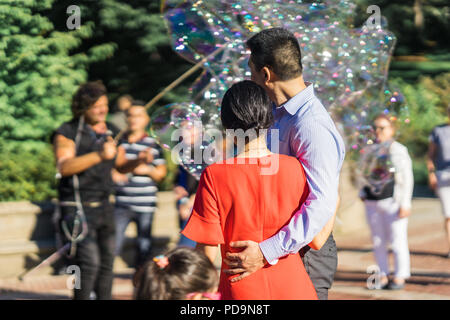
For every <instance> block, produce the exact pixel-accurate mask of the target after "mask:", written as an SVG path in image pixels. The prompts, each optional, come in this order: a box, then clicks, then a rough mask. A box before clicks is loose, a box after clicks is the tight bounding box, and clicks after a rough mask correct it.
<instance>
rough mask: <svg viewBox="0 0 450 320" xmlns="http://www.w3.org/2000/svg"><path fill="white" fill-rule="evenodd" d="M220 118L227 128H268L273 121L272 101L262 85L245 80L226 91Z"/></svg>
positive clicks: (245, 129)
mask: <svg viewBox="0 0 450 320" xmlns="http://www.w3.org/2000/svg"><path fill="white" fill-rule="evenodd" d="M220 118H221V120H222V125H223V127H224V128H225V129H235V130H236V129H242V130H244V131H247V130H249V129H255V130H257V131H258V130H259V129H268V128H269V127H270V126H271V125H272V123H273V115H272V103H271V102H270V99H269V96H268V95H267V93H266V92H265V91H264V89H263V88H262V87H261V86H259V85H258V84H256V83H255V82H253V81H249V80H244V81H241V82H238V83H235V84H234V85H233V86H232V87H231V88H230V89H228V90H227V92H225V95H224V96H223V99H222V105H221V110H220Z"/></svg>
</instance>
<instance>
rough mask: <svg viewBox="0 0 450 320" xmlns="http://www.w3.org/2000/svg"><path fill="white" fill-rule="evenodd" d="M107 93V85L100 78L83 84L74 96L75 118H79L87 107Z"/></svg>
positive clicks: (73, 108)
mask: <svg viewBox="0 0 450 320" xmlns="http://www.w3.org/2000/svg"><path fill="white" fill-rule="evenodd" d="M106 93H107V91H106V87H105V86H104V84H103V83H102V82H101V81H100V80H97V81H92V82H87V83H85V84H82V85H81V86H80V87H79V88H78V90H77V92H75V94H74V96H73V98H72V106H71V108H72V116H73V118H74V119H77V118H79V117H80V116H82V115H83V114H84V113H85V112H86V110H87V109H89V108H90V107H91V106H92V105H93V104H94V103H95V102H96V101H97V100H98V99H99V98H100V97H101V96H104V95H105V94H106Z"/></svg>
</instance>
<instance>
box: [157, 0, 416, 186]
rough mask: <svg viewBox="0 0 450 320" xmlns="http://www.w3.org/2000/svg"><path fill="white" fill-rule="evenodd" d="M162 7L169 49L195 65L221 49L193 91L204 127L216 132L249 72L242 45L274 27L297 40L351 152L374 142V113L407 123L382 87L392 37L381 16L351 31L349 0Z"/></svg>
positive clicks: (221, 0) (224, 1)
mask: <svg viewBox="0 0 450 320" xmlns="http://www.w3.org/2000/svg"><path fill="white" fill-rule="evenodd" d="M162 8H163V14H164V18H165V20H166V21H167V24H168V27H169V31H170V33H171V39H172V44H173V48H174V50H175V51H176V52H177V53H178V54H180V55H181V56H182V57H183V58H185V59H186V60H188V61H191V62H193V63H194V62H195V63H196V62H198V61H200V60H201V59H202V58H204V57H206V56H207V55H210V54H212V53H214V52H216V50H218V49H220V48H223V47H224V46H225V48H224V50H222V51H221V52H220V53H218V54H217V55H215V56H214V57H213V58H212V59H210V60H209V61H207V62H206V63H205V64H204V66H203V67H204V71H203V72H202V74H201V75H200V76H199V78H198V79H197V80H196V81H194V83H193V85H192V86H191V89H190V92H191V103H194V104H196V105H198V106H200V108H201V109H202V110H203V111H204V113H203V115H202V116H201V121H202V124H203V125H204V126H210V127H214V128H216V129H218V130H220V129H221V128H220V126H221V125H220V116H219V115H220V101H221V98H222V96H223V94H224V93H225V91H226V90H227V89H228V88H230V87H231V86H232V85H233V84H234V83H236V82H238V81H241V80H244V79H248V78H250V75H251V74H250V70H249V67H248V65H247V62H248V57H249V54H250V52H249V50H248V49H247V48H246V46H245V42H246V41H247V40H248V39H249V38H250V37H251V36H253V35H254V34H256V33H258V32H259V31H261V30H263V29H267V28H272V27H284V28H286V29H288V30H290V31H291V32H292V33H293V34H294V35H295V36H296V37H297V39H298V41H299V44H300V47H301V50H302V64H303V77H304V80H305V81H307V82H311V83H313V85H314V90H315V93H316V95H317V96H318V97H319V98H320V100H321V101H322V103H323V104H324V106H325V107H326V108H327V109H328V111H329V113H330V114H331V116H332V117H333V119H334V120H335V122H336V124H337V126H338V128H339V129H340V131H341V133H342V135H343V136H344V137H345V139H346V145H347V147H348V149H349V150H352V151H355V152H361V150H362V149H363V148H364V147H365V146H367V145H370V144H371V143H373V142H374V139H373V136H372V135H371V132H370V130H369V129H368V128H369V127H370V125H371V121H372V119H373V117H374V116H375V115H377V114H380V113H385V114H389V115H390V116H391V117H392V118H395V119H398V121H405V122H408V121H409V119H408V118H407V107H406V105H405V102H404V98H403V96H402V95H401V93H400V92H399V90H396V89H391V88H389V86H388V84H387V75H388V72H387V71H388V68H389V63H390V59H391V56H392V52H393V49H394V46H395V42H396V39H395V36H394V35H393V34H392V33H391V32H390V31H389V30H387V24H386V21H385V20H384V19H380V24H378V25H374V23H373V20H368V21H367V22H366V23H365V24H363V25H362V26H361V27H359V28H355V27H354V25H353V17H354V15H355V5H354V4H353V3H351V1H347V0H334V1H333V0H329V1H321V2H314V3H303V2H302V1H293V0H276V1H273V0H243V1H234V0H208V1H175V0H167V1H163V3H162ZM369 16H370V15H369V14H367V17H368V18H369ZM185 160H186V161H187V159H185ZM204 167H205V166H204V165H203V164H199V165H198V169H194V170H193V171H191V172H193V174H194V175H195V176H197V177H198V176H199V173H200V171H196V170H202V168H204Z"/></svg>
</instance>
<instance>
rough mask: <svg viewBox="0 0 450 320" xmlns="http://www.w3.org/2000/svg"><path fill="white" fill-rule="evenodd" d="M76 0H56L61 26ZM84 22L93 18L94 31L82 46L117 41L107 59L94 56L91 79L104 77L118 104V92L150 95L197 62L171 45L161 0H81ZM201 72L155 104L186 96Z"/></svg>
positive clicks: (55, 16) (53, 12)
mask: <svg viewBox="0 0 450 320" xmlns="http://www.w3.org/2000/svg"><path fill="white" fill-rule="evenodd" d="M71 4H73V1H72V0H56V1H55V3H54V5H53V6H52V9H51V10H50V11H49V12H48V13H47V15H48V17H49V18H50V19H51V21H52V22H53V23H54V24H55V27H56V29H57V30H60V31H66V29H67V28H66V20H65V19H66V17H67V14H66V13H65V10H66V8H67V6H69V5H71ZM76 4H77V5H78V6H79V7H80V9H81V24H82V25H85V24H92V25H93V26H94V27H93V34H92V36H91V37H89V38H88V39H85V40H84V41H83V42H82V43H81V45H80V47H79V48H78V49H77V52H79V53H82V52H88V51H89V50H91V47H92V46H93V45H96V46H98V45H102V44H112V45H114V47H115V50H114V53H113V55H111V56H108V59H101V60H99V61H96V62H93V63H92V64H91V65H90V68H89V79H91V80H96V79H101V80H103V82H104V83H105V85H106V87H107V88H108V91H109V98H110V101H111V105H110V107H112V108H111V109H112V110H113V109H114V108H113V107H114V102H115V100H116V98H117V97H118V96H120V95H122V94H131V95H132V96H133V97H134V98H136V99H140V100H145V101H149V100H150V99H151V98H153V97H154V96H155V95H156V94H158V93H159V92H160V91H162V89H163V88H165V87H166V86H167V85H168V84H170V83H171V82H172V81H174V80H175V79H177V78H178V77H179V76H180V75H181V74H182V73H183V72H184V71H186V70H187V69H188V68H190V67H191V66H192V64H191V63H189V62H187V61H185V60H184V59H182V58H181V57H180V56H178V55H177V54H176V53H175V52H174V51H173V49H172V48H171V43H170V41H171V40H170V37H169V30H168V28H167V26H166V23H165V21H164V19H163V17H162V14H161V12H160V4H159V1H141V0H98V1H92V0H79V1H77V2H76ZM195 76H196V75H194V76H192V77H191V78H189V79H187V80H186V81H185V82H184V83H183V84H181V85H180V86H179V87H177V88H176V90H174V91H172V92H171V93H170V95H166V96H165V97H164V98H163V99H162V100H160V102H159V103H158V104H157V105H155V108H157V107H158V106H162V105H165V104H168V103H171V102H176V101H179V102H181V101H184V100H186V99H187V95H188V90H187V89H188V85H189V84H190V83H191V82H192V80H193V79H194V77H195Z"/></svg>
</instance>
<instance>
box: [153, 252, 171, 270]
mask: <svg viewBox="0 0 450 320" xmlns="http://www.w3.org/2000/svg"><path fill="white" fill-rule="evenodd" d="M153 261H155V262H156V265H157V266H158V267H159V268H160V269H164V268H165V267H167V265H168V264H169V259H168V258H167V257H166V256H164V255H159V256H156V257H154V258H153Z"/></svg>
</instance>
